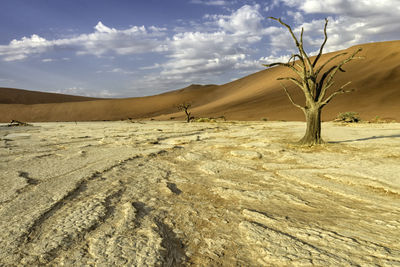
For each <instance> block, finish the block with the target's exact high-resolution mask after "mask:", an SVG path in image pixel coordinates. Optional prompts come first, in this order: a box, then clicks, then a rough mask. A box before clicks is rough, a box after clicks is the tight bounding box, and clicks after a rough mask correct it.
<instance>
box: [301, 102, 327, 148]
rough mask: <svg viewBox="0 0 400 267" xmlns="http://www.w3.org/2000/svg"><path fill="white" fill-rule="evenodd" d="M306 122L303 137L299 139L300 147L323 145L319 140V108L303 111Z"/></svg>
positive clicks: (320, 139)
mask: <svg viewBox="0 0 400 267" xmlns="http://www.w3.org/2000/svg"><path fill="white" fill-rule="evenodd" d="M304 114H305V116H306V121H307V129H306V133H305V135H304V137H303V138H302V139H300V141H299V143H300V144H301V145H309V146H312V145H317V144H323V143H324V141H323V140H322V138H321V108H320V107H314V108H308V109H305V110H304Z"/></svg>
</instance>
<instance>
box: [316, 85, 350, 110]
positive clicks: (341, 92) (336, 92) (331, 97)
mask: <svg viewBox="0 0 400 267" xmlns="http://www.w3.org/2000/svg"><path fill="white" fill-rule="evenodd" d="M349 84H351V81H350V82H347V83H346V84H344V85H342V86H341V87H340V88H339V89H338V90H336V91H335V92H333V93H332V94H331V95H330V96H329V97H328V98H327V99H325V100H324V101H323V102H322V103H321V104H320V107H321V108H322V107H324V106H325V105H326V104H328V103H329V102H330V101H331V100H332V99H333V98H334V97H335V96H337V95H338V94H345V93H350V92H353V91H354V89H351V90H347V91H345V90H344V88H345V87H346V86H347V85H349Z"/></svg>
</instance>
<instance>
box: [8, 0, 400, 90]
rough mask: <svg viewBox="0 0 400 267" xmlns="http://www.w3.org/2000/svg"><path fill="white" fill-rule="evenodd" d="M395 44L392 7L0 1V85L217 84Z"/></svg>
mask: <svg viewBox="0 0 400 267" xmlns="http://www.w3.org/2000/svg"><path fill="white" fill-rule="evenodd" d="M269 16H275V17H281V18H282V19H283V20H284V21H285V22H287V23H289V24H290V25H292V26H293V29H294V30H295V32H297V33H299V32H300V30H301V27H304V29H305V36H306V38H305V46H306V47H307V49H308V51H309V52H310V53H315V52H316V51H317V50H318V48H319V44H320V43H321V42H322V39H323V33H322V29H323V25H324V20H323V19H324V18H325V17H327V18H328V19H329V25H328V36H329V38H328V43H327V45H326V49H325V51H326V52H329V51H335V50H339V49H344V48H348V47H350V46H353V45H356V44H361V43H368V42H376V41H389V40H398V39H399V36H400V0H357V1H356V0H325V1H319V0H271V1H260V0H258V1H256V0H254V1H253V0H248V1H247V0H232V1H227V0H144V1H141V0H79V1H78V0H75V1H74V0H1V2H0V25H1V26H0V86H3V87H14V88H22V89H29V90H38V91H47V92H59V93H67V94H78V95H87V96H99V97H132V96H145V95H153V94H158V93H163V92H166V91H170V90H175V89H180V88H183V87H186V86H188V85H190V84H192V83H196V84H210V83H215V84H223V83H226V82H230V81H232V80H235V79H237V78H240V77H243V76H245V75H248V74H251V73H254V72H256V71H259V70H262V69H263V67H262V66H261V64H262V63H267V62H275V61H283V60H285V59H287V58H288V55H290V54H291V53H292V52H293V51H294V50H293V49H294V47H293V42H292V40H291V39H290V36H289V34H288V33H287V31H286V30H285V29H284V28H282V27H281V26H280V25H279V24H278V23H277V22H275V21H272V20H269V19H267V17H269Z"/></svg>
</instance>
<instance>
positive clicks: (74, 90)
mask: <svg viewBox="0 0 400 267" xmlns="http://www.w3.org/2000/svg"><path fill="white" fill-rule="evenodd" d="M53 92H54V93H58V94H66V95H77V96H87V97H102V98H112V97H115V96H116V94H115V93H112V92H110V91H109V90H105V89H104V90H101V91H98V92H91V91H89V90H87V89H85V88H83V87H79V86H73V87H69V88H65V89H61V90H56V91H53Z"/></svg>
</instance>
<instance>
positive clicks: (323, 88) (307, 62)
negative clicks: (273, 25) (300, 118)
mask: <svg viewBox="0 0 400 267" xmlns="http://www.w3.org/2000/svg"><path fill="white" fill-rule="evenodd" d="M270 19H273V20H276V21H278V22H279V23H280V24H282V25H283V26H285V27H286V28H287V29H288V30H289V32H290V34H291V36H292V38H293V40H294V42H295V44H296V47H297V50H298V52H299V53H298V54H293V55H292V56H291V57H290V59H289V60H288V62H287V63H281V62H278V63H272V64H265V65H264V66H266V67H273V66H283V67H286V68H289V69H290V70H292V71H293V72H294V73H295V74H296V77H280V78H278V80H287V81H290V82H292V83H294V84H295V85H296V86H297V87H299V88H300V89H301V90H302V91H303V93H304V96H305V99H306V100H305V105H304V106H301V105H298V104H296V103H295V102H294V101H293V98H292V97H291V95H290V94H289V91H288V90H287V88H286V86H285V85H284V84H283V83H281V86H282V88H283V89H284V91H285V93H286V95H287V96H288V98H289V100H290V102H291V103H292V104H293V105H294V106H295V107H297V108H299V109H301V110H302V111H303V112H304V114H305V117H306V121H307V129H306V133H305V135H304V137H303V138H302V139H301V140H300V141H299V143H300V144H302V145H310V146H312V145H315V144H322V143H324V141H323V140H322V138H321V110H322V108H323V107H324V106H325V105H326V104H328V103H329V102H330V101H331V100H332V99H333V98H334V97H335V96H337V95H338V94H343V93H348V92H351V91H353V90H345V89H344V88H345V87H346V86H348V85H349V84H350V83H351V82H347V83H346V84H344V85H342V86H341V87H340V88H338V89H336V90H334V91H333V92H332V93H331V94H330V95H329V96H327V91H328V89H330V88H331V87H332V86H333V84H334V77H335V75H336V74H337V73H338V71H341V72H344V70H343V68H342V67H343V66H344V65H345V64H347V63H348V62H350V61H352V60H354V59H361V57H356V55H357V54H358V53H359V52H360V51H361V50H362V49H361V48H359V49H357V50H356V51H354V52H353V53H351V54H350V55H348V53H347V52H343V53H339V54H336V55H334V56H332V57H331V58H329V59H328V60H327V61H326V62H324V63H323V64H318V61H319V60H320V58H321V56H322V51H323V49H324V46H325V44H326V41H327V40H328V35H327V33H326V28H327V25H328V20H327V19H325V27H324V36H325V38H324V41H323V43H322V45H321V46H320V49H319V53H318V55H317V56H316V57H315V58H314V59H313V60H311V59H310V57H309V55H308V54H307V53H306V52H305V50H304V48H303V33H304V29H303V28H302V29H301V33H300V40H298V39H297V38H296V36H295V35H294V33H293V31H292V28H291V27H290V26H289V25H287V24H286V23H284V22H283V21H282V20H281V19H280V18H273V17H270ZM346 55H348V56H347V58H346V59H344V60H342V61H340V62H339V63H335V64H333V65H332V66H331V65H329V68H328V69H327V70H324V72H322V70H323V69H324V68H325V67H327V66H328V64H329V63H331V62H333V61H334V60H335V59H337V58H339V57H342V56H346Z"/></svg>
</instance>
